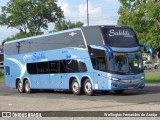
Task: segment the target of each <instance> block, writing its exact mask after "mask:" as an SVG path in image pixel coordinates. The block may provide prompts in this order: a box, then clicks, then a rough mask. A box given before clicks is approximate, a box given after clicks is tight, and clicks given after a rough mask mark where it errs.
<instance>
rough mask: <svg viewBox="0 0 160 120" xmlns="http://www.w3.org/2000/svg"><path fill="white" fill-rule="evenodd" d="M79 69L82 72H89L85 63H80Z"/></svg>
mask: <svg viewBox="0 0 160 120" xmlns="http://www.w3.org/2000/svg"><path fill="white" fill-rule="evenodd" d="M79 67H80V71H81V72H87V67H86V64H85V63H83V62H79Z"/></svg>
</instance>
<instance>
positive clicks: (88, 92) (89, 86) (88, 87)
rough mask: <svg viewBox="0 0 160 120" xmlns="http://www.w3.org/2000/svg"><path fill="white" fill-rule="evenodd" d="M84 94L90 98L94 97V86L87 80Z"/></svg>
mask: <svg viewBox="0 0 160 120" xmlns="http://www.w3.org/2000/svg"><path fill="white" fill-rule="evenodd" d="M84 92H85V94H86V95H88V96H92V95H94V91H93V89H92V84H91V82H90V80H89V79H86V80H85V82H84Z"/></svg>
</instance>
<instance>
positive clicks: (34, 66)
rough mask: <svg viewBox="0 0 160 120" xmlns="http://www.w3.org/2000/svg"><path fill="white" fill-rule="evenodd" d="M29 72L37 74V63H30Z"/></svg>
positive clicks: (28, 65)
mask: <svg viewBox="0 0 160 120" xmlns="http://www.w3.org/2000/svg"><path fill="white" fill-rule="evenodd" d="M27 71H28V73H29V74H37V63H28V64H27Z"/></svg>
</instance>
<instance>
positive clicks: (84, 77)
mask: <svg viewBox="0 0 160 120" xmlns="http://www.w3.org/2000/svg"><path fill="white" fill-rule="evenodd" d="M86 79H89V81H90V82H91V84H92V89H94V84H93V80H92V78H91V77H90V76H89V75H86V76H83V77H82V78H81V86H83V85H84V82H85V80H86Z"/></svg>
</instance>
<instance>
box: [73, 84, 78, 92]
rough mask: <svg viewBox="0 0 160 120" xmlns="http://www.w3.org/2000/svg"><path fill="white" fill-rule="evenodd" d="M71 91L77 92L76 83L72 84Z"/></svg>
mask: <svg viewBox="0 0 160 120" xmlns="http://www.w3.org/2000/svg"><path fill="white" fill-rule="evenodd" d="M72 89H73V91H74V92H78V90H79V85H78V82H74V83H73V85H72Z"/></svg>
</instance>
